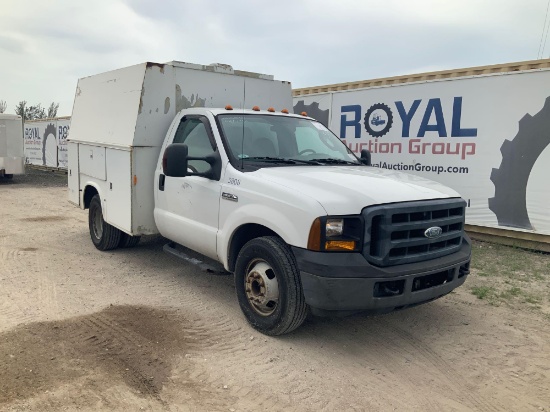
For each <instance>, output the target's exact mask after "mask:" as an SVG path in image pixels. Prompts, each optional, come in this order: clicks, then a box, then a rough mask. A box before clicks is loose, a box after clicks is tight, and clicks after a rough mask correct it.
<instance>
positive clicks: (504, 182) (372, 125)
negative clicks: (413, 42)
mask: <svg viewBox="0 0 550 412" xmlns="http://www.w3.org/2000/svg"><path fill="white" fill-rule="evenodd" d="M294 111H295V113H300V112H302V111H306V112H307V113H308V115H310V116H312V117H314V118H316V119H318V120H319V121H321V122H322V123H324V124H325V125H326V126H328V127H329V128H330V129H331V130H332V131H333V132H334V133H335V134H336V135H338V136H339V137H340V138H341V139H342V141H343V142H344V143H345V144H346V145H347V146H348V147H349V148H351V150H353V151H354V152H355V153H357V154H358V155H359V154H360V152H361V150H362V149H368V150H369V151H370V152H371V153H372V163H373V166H376V167H380V168H385V169H391V170H394V171H396V172H405V173H412V174H415V175H420V176H423V177H426V178H428V179H432V180H436V181H439V182H441V183H443V184H445V185H447V186H450V187H451V188H453V189H455V190H456V191H457V192H458V193H459V194H460V195H461V196H462V197H463V198H464V199H466V201H467V202H468V209H467V214H466V221H467V223H469V224H474V225H481V226H492V227H502V228H507V229H509V228H512V229H517V230H524V231H534V232H537V233H542V234H548V235H550V190H549V189H548V188H549V187H550V186H549V183H548V180H549V178H550V148H549V147H548V146H549V144H550V70H547V69H542V70H530V71H525V72H510V73H499V74H490V75H480V76H471V77H463V78H453V79H444V80H433V81H426V82H418V83H405V84H399V85H392V86H384V87H375V88H368V89H357V90H346V91H340V92H330V93H321V94H311V95H306V96H297V97H295V98H294ZM365 190H367V191H368V190H369V189H368V187H366V188H365Z"/></svg>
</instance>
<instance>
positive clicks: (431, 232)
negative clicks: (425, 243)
mask: <svg viewBox="0 0 550 412" xmlns="http://www.w3.org/2000/svg"><path fill="white" fill-rule="evenodd" d="M442 233H443V229H441V228H440V227H439V226H434V227H430V228H428V229H426V231H425V232H424V236H426V237H427V238H428V239H437V238H438V237H439V236H441V234H442Z"/></svg>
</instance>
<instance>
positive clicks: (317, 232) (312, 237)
mask: <svg viewBox="0 0 550 412" xmlns="http://www.w3.org/2000/svg"><path fill="white" fill-rule="evenodd" d="M307 248H308V249H309V250H321V220H320V219H319V218H317V219H315V220H314V221H313V224H312V225H311V229H310V230H309V238H308V239H307Z"/></svg>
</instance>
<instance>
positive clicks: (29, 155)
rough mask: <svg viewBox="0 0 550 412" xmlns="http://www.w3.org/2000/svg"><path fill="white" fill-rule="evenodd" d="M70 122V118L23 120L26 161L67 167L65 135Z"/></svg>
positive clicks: (34, 163)
mask: <svg viewBox="0 0 550 412" xmlns="http://www.w3.org/2000/svg"><path fill="white" fill-rule="evenodd" d="M70 122H71V121H70V118H59V119H49V120H35V121H27V122H25V126H24V139H25V157H26V159H27V160H26V162H27V163H29V164H33V165H40V166H49V167H60V168H67V136H68V134H69V125H70Z"/></svg>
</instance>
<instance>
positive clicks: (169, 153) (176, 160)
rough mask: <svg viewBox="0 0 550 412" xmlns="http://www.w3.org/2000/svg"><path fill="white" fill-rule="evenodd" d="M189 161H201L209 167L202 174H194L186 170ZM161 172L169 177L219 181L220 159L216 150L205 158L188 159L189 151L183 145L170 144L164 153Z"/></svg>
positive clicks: (220, 171)
mask: <svg viewBox="0 0 550 412" xmlns="http://www.w3.org/2000/svg"><path fill="white" fill-rule="evenodd" d="M189 160H201V161H203V162H206V163H208V164H209V165H210V168H209V169H208V170H207V171H206V172H204V173H196V172H192V171H190V169H188V162H189ZM162 171H163V173H164V174H165V175H166V176H169V177H185V176H200V177H205V178H207V179H211V180H220V177H221V174H222V159H221V157H220V153H219V152H218V151H217V150H216V151H215V152H214V153H212V154H209V155H208V156H205V157H189V149H188V147H187V145H185V144H183V143H172V144H171V145H169V146H168V147H167V148H166V150H165V151H164V155H163V157H162Z"/></svg>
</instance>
